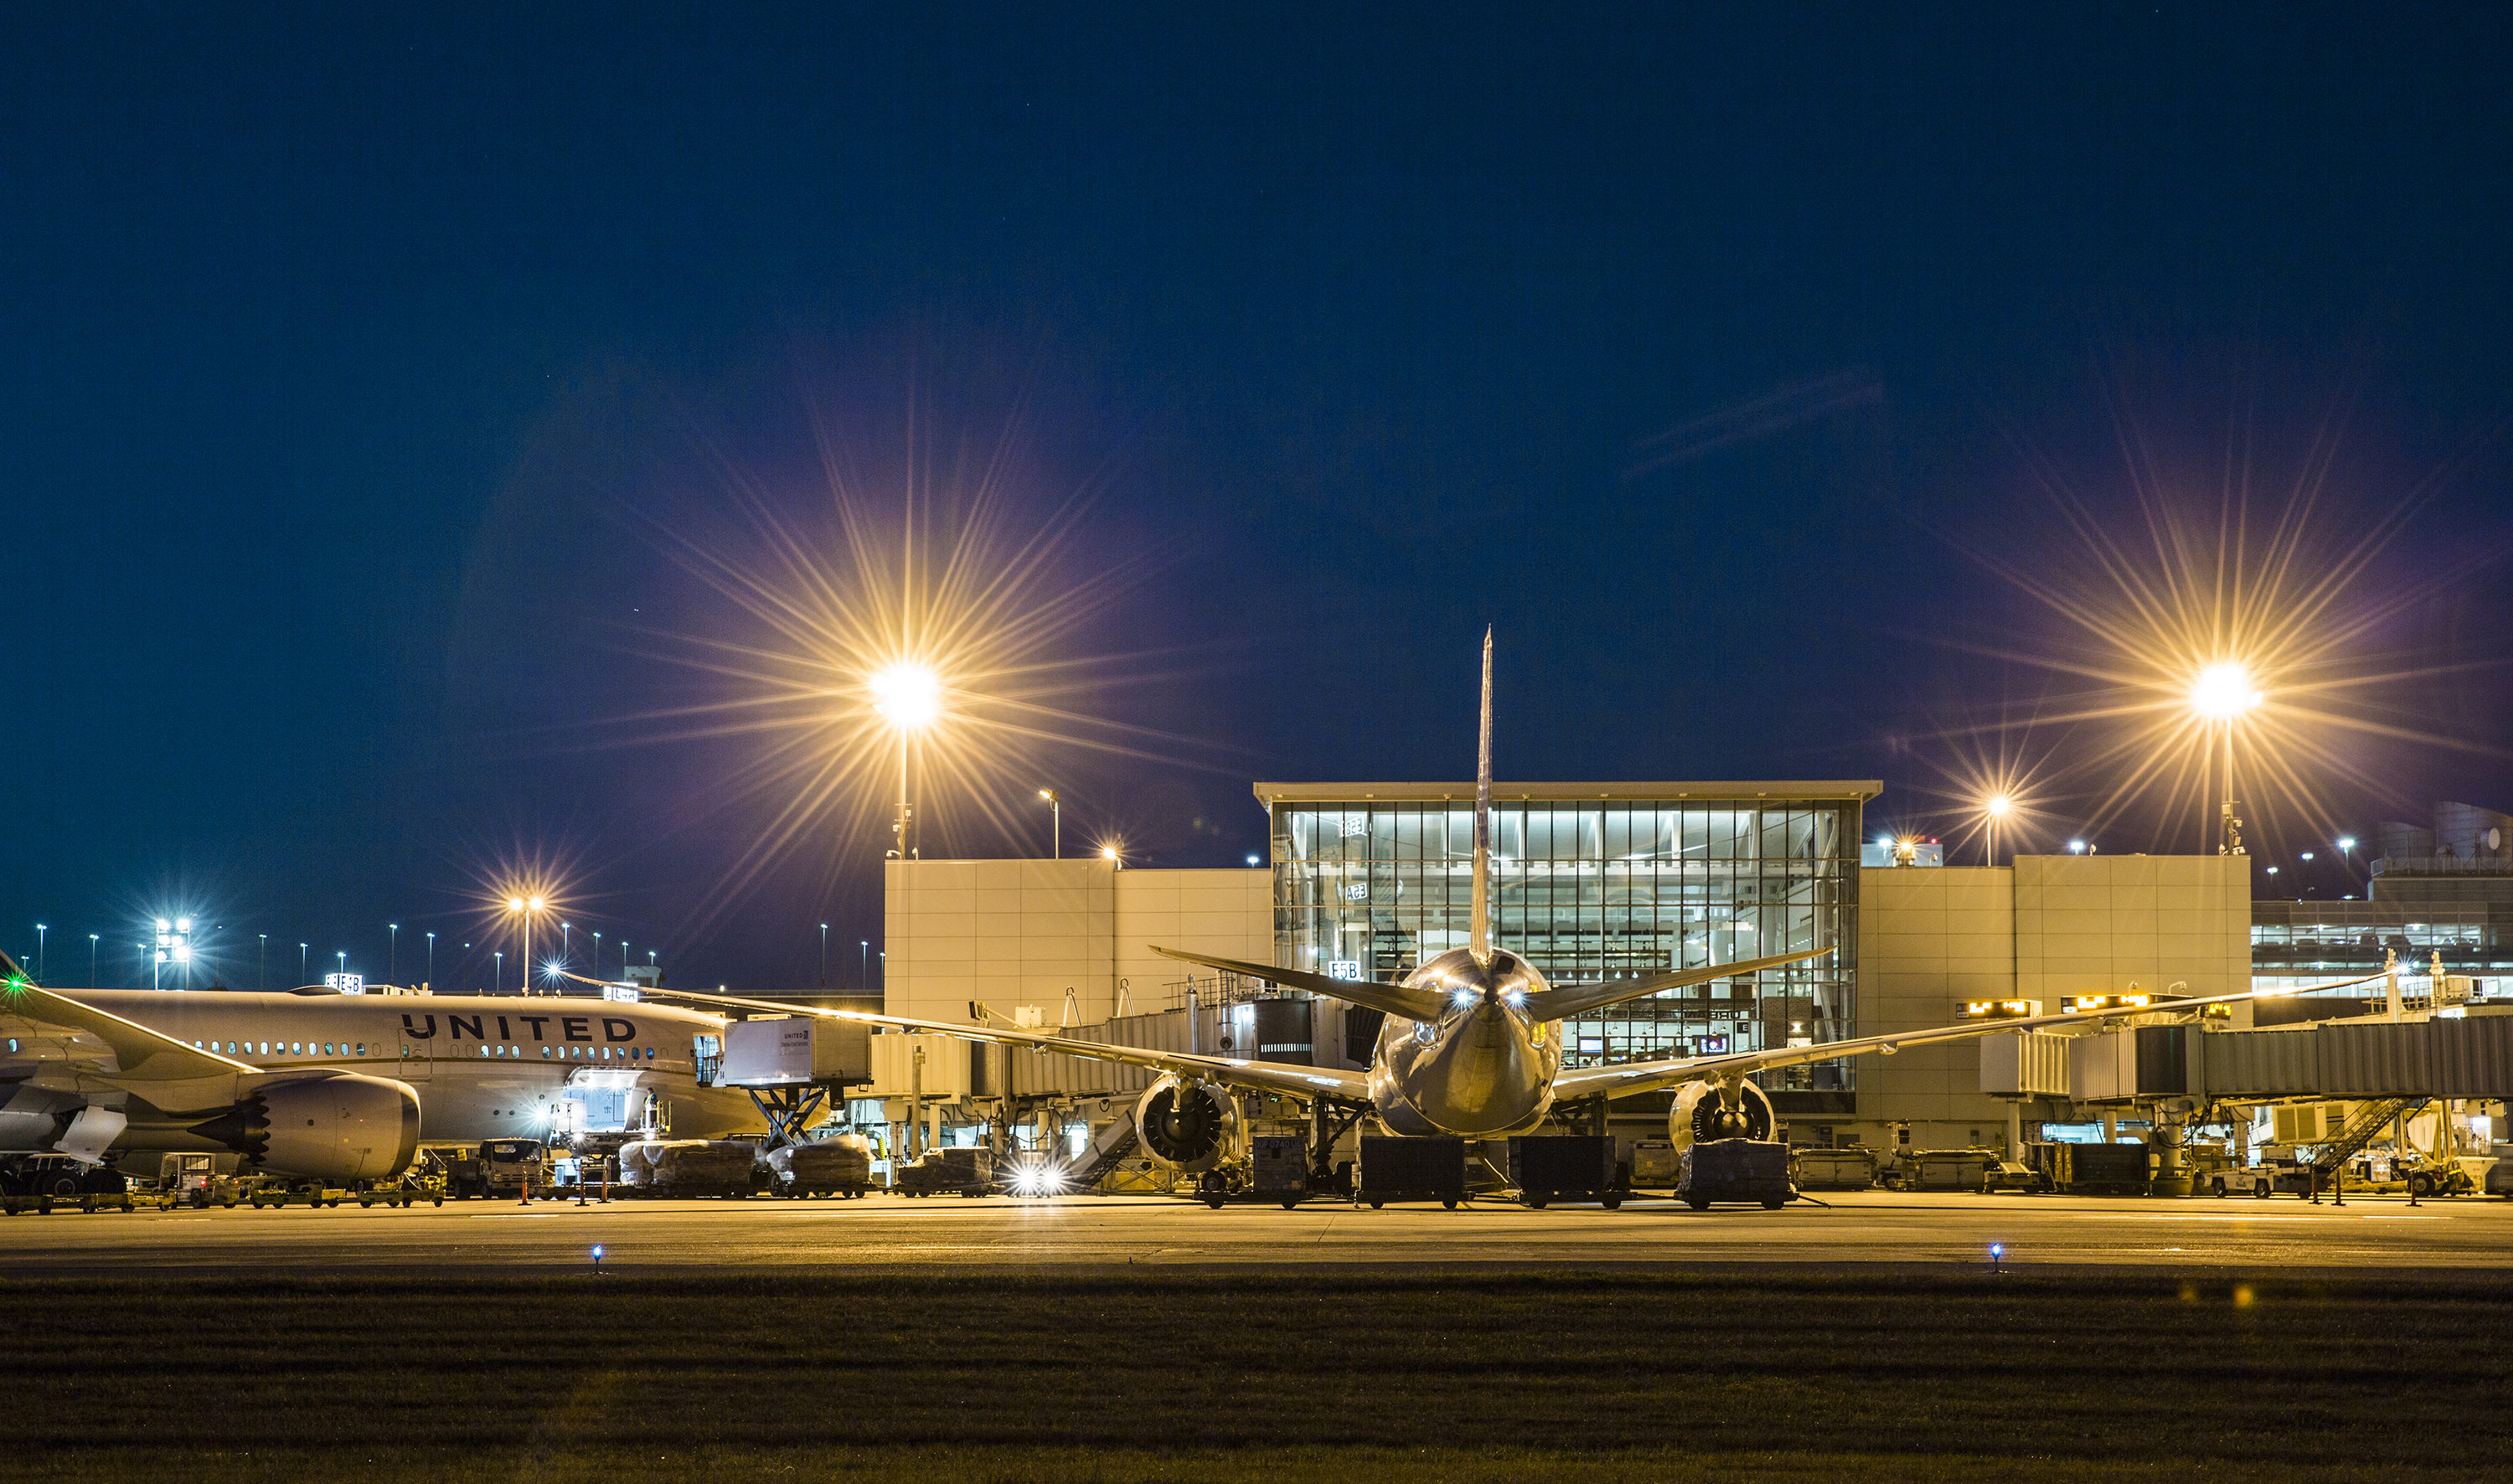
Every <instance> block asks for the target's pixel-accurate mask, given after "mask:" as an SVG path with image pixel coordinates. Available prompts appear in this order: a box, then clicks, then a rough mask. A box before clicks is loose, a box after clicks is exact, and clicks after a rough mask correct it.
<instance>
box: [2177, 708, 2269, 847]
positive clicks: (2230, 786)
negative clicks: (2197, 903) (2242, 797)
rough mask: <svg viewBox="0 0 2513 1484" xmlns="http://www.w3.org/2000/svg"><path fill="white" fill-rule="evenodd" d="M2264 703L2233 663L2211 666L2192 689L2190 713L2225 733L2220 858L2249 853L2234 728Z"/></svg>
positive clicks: (2219, 811) (2219, 813)
mask: <svg viewBox="0 0 2513 1484" xmlns="http://www.w3.org/2000/svg"><path fill="white" fill-rule="evenodd" d="M2261 699H2262V697H2261V695H2260V692H2259V690H2258V689H2257V687H2255V686H2254V685H2253V683H2252V675H2251V672H2250V671H2248V670H2246V669H2244V668H2243V667H2242V666H2241V665H2240V664H2238V663H2235V662H2233V661H2227V662H2225V663H2223V664H2217V665H2210V666H2209V667H2208V668H2207V669H2205V670H2202V671H2200V672H2199V676H2198V678H2197V679H2196V680H2195V681H2193V682H2192V683H2191V685H2190V707H2191V709H2192V710H2193V711H2196V712H2198V713H2199V715H2200V716H2202V717H2204V718H2206V719H2207V720H2208V721H2209V722H2214V723H2215V724H2216V725H2219V726H2222V727H2223V728H2224V729H2225V796H2224V801H2223V802H2222V803H2220V804H2219V805H2218V806H2217V809H2216V820H2217V829H2218V831H2219V834H2218V837H2217V840H2216V853H2217V854H2218V855H2243V854H2247V853H2248V852H2247V851H2245V850H2244V849H2243V821H2242V819H2241V818H2240V817H2239V816H2238V815H2237V814H2236V812H2235V810H2236V809H2237V807H2239V804H2240V801H2238V800H2237V799H2235V798H2234V726H2235V723H2236V722H2240V721H2241V720H2242V718H2243V714H2244V713H2245V712H2248V711H2250V710H2251V709H2252V708H2253V707H2254V706H2257V705H2258V704H2259V703H2260V701H2261Z"/></svg>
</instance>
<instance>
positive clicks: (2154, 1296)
mask: <svg viewBox="0 0 2513 1484" xmlns="http://www.w3.org/2000/svg"><path fill="white" fill-rule="evenodd" d="M0 1306H5V1310H0V1311H5V1312H6V1313H7V1314H8V1316H9V1325H8V1330H7V1333H8V1336H9V1338H8V1340H7V1343H6V1346H7V1354H8V1357H9V1359H10V1361H11V1362H12V1364H11V1367H10V1369H11V1370H12V1372H13V1373H14V1374H15V1375H16V1376H17V1377H18V1378H19V1381H18V1385H17V1386H16V1387H15V1388H14V1389H15V1392H16V1401H15V1403H14V1405H13V1406H12V1407H11V1409H10V1412H11V1415H10V1417H9V1418H8V1420H7V1423H6V1425H5V1429H6V1434H7V1436H8V1437H9V1440H10V1442H9V1446H8V1447H7V1448H5V1449H0V1479H18V1478H116V1479H120V1478H140V1477H156V1478H179V1479H190V1478H248V1479H334V1478H339V1477H356V1478H388V1479H427V1480H449V1481H451V1480H489V1479H497V1480H514V1479H520V1480H529V1481H532V1484H560V1481H571V1480H578V1479H582V1480H624V1479H648V1478H655V1479H702V1480H704V1481H706V1484H733V1481H745V1480H751V1479H794V1478H813V1477H822V1476H826V1477H845V1478H849V1479H893V1478H896V1479H915V1480H920V1481H952V1480H987V1481H991V1480H1020V1479H1077V1480H1104V1481H1110V1484H1115V1481H1132V1480H1152V1479H1178V1480H1193V1481H1197V1484H1217V1481H1231V1480H1240V1479H1251V1480H1255V1479H1263V1480H1267V1481H1269V1484H1281V1481H1298V1480H1313V1479H1314V1480H1334V1481H1336V1484H1351V1481H1354V1480H1359V1479H1372V1480H1376V1479H1390V1480H1423V1481H1430V1480H1486V1479H1490V1480H1502V1479H1522V1478H1530V1477H1548V1478H1560V1479H1570V1480H1581V1481H1588V1480H1596V1481H1604V1480H1621V1479H1657V1480H1692V1479H1704V1480H1707V1479H1753V1480H1773V1481H1779V1480H1801V1479H1803V1480H1815V1479H1825V1480H1836V1479H1843V1478H1893V1479H1918V1480H1937V1479H1942V1480H1983V1481H1986V1480H2000V1481H2012V1484H2031V1481H2041V1480H2081V1479H2096V1478H2100V1479H2150V1478H2151V1479H2157V1480H2164V1479H2193V1478H2196V1479H2212V1480H2252V1479H2262V1480H2266V1479H2313V1480H2321V1479H2327V1480H2332V1481H2337V1480H2341V1479H2345V1480H2350V1481H2378V1480H2391V1479H2400V1480H2410V1479H2416V1480H2424V1479H2437V1480H2440V1479H2501V1478H2503V1477H2506V1476H2507V1473H2508V1470H2513V1406H2508V1405H2507V1403H2508V1401H2513V1395H2508V1392H2513V1322H2508V1321H2513V1284H2507V1283H2498V1282H2493V1281H2490V1280H2484V1279H2478V1280H2473V1279H2470V1278H2467V1277H2434V1278H2424V1277H2420V1278H2415V1279H2370V1278H2348V1279H2337V1280H2332V1279H2314V1280H2309V1281H2307V1280H2303V1279H2294V1280H2281V1279H2275V1278H2268V1279H2253V1280H2248V1281H2244V1282H2241V1283H2237V1282H2234V1281H2232V1280H2227V1279H2221V1278H2219V1279H2195V1280H2194V1279H2178V1278H2174V1277H2171V1276H2150V1275H2117V1274H2075V1275H2060V1276H2052V1275H2014V1276H2008V1277H2003V1278H1990V1277H1986V1276H1974V1277H1944V1276H1932V1277H1917V1276H1891V1275H1878V1274H1861V1273H1858V1272H1855V1271H1826V1272H1789V1273H1776V1274H1772V1275H1760V1274H1757V1275H1722V1276H1655V1275H1613V1276H1595V1275H1578V1274H1565V1275H1561V1276H1532V1275H1518V1276H1470V1275H1456V1276H1441V1275H1418V1274H1416V1275H1406V1276H1385V1277H1365V1276H1345V1275H1319V1274H1314V1273H1303V1274H1296V1275H1295V1274H1272V1275H1266V1276H1261V1277H1238V1276H1234V1277H1211V1276H1160V1277H1149V1278H1146V1277H1136V1276H1131V1275H1129V1276H1120V1277H1106V1278H1092V1277H1062V1278H1036V1277H1006V1278H1000V1279H974V1278H966V1277H935V1278H866V1277H826V1276H805V1277H773V1276H760V1277H726V1278H624V1277H604V1278H598V1279H597V1278H593V1277H590V1276H573V1277H563V1278H518V1279H511V1280H508V1279H480V1280H466V1279H454V1280H438V1281H426V1280H416V1279H367V1280H337V1281H336V1280H307V1279H294V1278H289V1277H285V1276H273V1277H270V1278H268V1279H265V1280H259V1281H241V1282H239V1281H231V1280H225V1279H219V1280H205V1281H155V1280H106V1281H94V1280H81V1281H67V1280H64V1281H60V1282H44V1281H33V1280H17V1281H6V1282H0Z"/></svg>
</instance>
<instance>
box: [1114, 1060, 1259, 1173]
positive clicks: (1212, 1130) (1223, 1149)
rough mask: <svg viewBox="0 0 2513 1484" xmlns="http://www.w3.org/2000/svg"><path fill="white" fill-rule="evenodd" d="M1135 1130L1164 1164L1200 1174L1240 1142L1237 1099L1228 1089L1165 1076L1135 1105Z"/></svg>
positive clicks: (1144, 1144)
mask: <svg viewBox="0 0 2513 1484" xmlns="http://www.w3.org/2000/svg"><path fill="white" fill-rule="evenodd" d="M1135 1132H1136V1135H1137V1137H1138V1138H1140V1139H1141V1140H1142V1141H1143V1148H1144V1149H1145V1150H1147V1151H1149V1152H1150V1153H1151V1156H1152V1157H1153V1158H1155V1159H1157V1160H1159V1161H1160V1162H1161V1163H1163V1164H1166V1165H1169V1166H1170V1167H1172V1168H1173V1169H1176V1170H1178V1171H1180V1172H1182V1173H1184V1174H1188V1175H1198V1174H1202V1173H1203V1172H1204V1171H1206V1170H1209V1169H1211V1168H1213V1167H1214V1166H1215V1165H1217V1164H1219V1163H1220V1162H1221V1161H1222V1159H1223V1158H1224V1157H1225V1156H1226V1155H1228V1154H1229V1152H1230V1150H1231V1147H1232V1146H1233V1145H1234V1144H1236V1143H1237V1142H1238V1138H1239V1100H1238V1099H1237V1098H1234V1097H1232V1096H1231V1095H1230V1093H1229V1090H1228V1089H1226V1088H1221V1087H1212V1086H1207V1085H1205V1084H1203V1083H1200V1082H1198V1083H1182V1082H1180V1081H1179V1080H1178V1079H1177V1077H1174V1076H1165V1077H1163V1078H1161V1079H1160V1080H1159V1081H1157V1082H1154V1083H1153V1084H1152V1085H1151V1087H1150V1088H1149V1089H1148V1090H1146V1091H1145V1092H1144V1093H1143V1097H1142V1101H1140V1102H1138V1103H1137V1104H1136V1105H1135Z"/></svg>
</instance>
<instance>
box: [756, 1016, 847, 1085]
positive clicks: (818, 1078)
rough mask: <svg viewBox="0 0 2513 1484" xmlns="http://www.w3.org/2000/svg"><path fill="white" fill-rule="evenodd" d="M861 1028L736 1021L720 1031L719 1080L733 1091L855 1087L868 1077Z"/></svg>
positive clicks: (806, 1021) (804, 1020) (809, 1019)
mask: <svg viewBox="0 0 2513 1484" xmlns="http://www.w3.org/2000/svg"><path fill="white" fill-rule="evenodd" d="M867 1038H868V1037H867V1036H866V1035H865V1032H864V1028H863V1027H862V1026H853V1025H848V1024H847V1023H845V1022H844V1021H834V1020H822V1019H820V1018H818V1016H804V1015H797V1016H792V1017H789V1018H787V1019H783V1020H738V1021H735V1022H733V1023H732V1024H731V1025H729V1026H726V1027H725V1028H724V1074H723V1075H722V1076H721V1077H720V1078H718V1080H719V1081H721V1082H723V1083H725V1084H726V1085H728V1086H733V1087H789V1086H795V1085H798V1084H801V1083H806V1082H841V1081H845V1082H859V1081H862V1080H864V1079H865V1078H867V1077H869V1076H870V1075H871V1074H872V1069H871V1066H870V1062H871V1057H870V1055H869V1053H868V1052H867V1050H866V1048H865V1044H864V1043H865V1041H866V1039H867Z"/></svg>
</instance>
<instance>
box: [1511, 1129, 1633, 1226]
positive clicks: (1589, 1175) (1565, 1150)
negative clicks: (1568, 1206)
mask: <svg viewBox="0 0 2513 1484" xmlns="http://www.w3.org/2000/svg"><path fill="white" fill-rule="evenodd" d="M1509 1183H1510V1184H1511V1185H1512V1186H1513V1187H1515V1188H1516V1189H1517V1191H1518V1198H1519V1199H1520V1200H1521V1201H1523V1202H1525V1203H1526V1204H1527V1205H1529V1206H1531V1207H1533V1208H1534V1209H1536V1210H1539V1211H1540V1210H1542V1209H1544V1206H1545V1203H1546V1202H1548V1201H1553V1200H1558V1199H1560V1198H1561V1197H1563V1196H1565V1195H1570V1196H1576V1197H1578V1198H1580V1199H1583V1200H1602V1201H1604V1202H1605V1204H1606V1207H1607V1209H1609V1210H1612V1209H1613V1208H1615V1207H1616V1206H1619V1205H1621V1204H1622V1203H1623V1190H1622V1187H1621V1185H1620V1184H1619V1183H1617V1182H1616V1179H1615V1141H1614V1140H1613V1138H1611V1137H1608V1136H1603V1135H1590V1134H1541V1135H1529V1136H1526V1137H1522V1138H1517V1139H1512V1140H1510V1141H1509Z"/></svg>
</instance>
